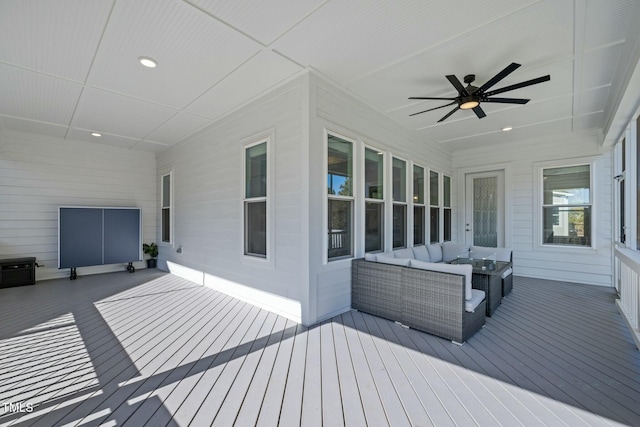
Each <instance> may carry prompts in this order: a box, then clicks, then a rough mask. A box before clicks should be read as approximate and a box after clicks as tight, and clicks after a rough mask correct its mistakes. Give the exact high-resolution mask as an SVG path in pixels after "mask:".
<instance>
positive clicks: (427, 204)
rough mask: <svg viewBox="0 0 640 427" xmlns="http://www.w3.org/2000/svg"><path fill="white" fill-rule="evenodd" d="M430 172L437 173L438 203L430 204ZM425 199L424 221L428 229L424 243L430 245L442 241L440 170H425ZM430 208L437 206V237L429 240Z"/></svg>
mask: <svg viewBox="0 0 640 427" xmlns="http://www.w3.org/2000/svg"><path fill="white" fill-rule="evenodd" d="M431 172H433V173H435V174H437V175H438V204H437V205H432V204H431ZM427 177H428V180H427V197H428V198H427V200H425V201H426V206H427V212H426V215H427V216H428V217H429V220H428V221H426V219H425V221H426V222H427V224H428V229H427V233H426V234H427V240H426V243H425V244H427V245H430V244H432V243H442V237H443V236H442V234H443V233H442V232H443V230H444V226H443V224H442V222H443V221H442V220H443V218H442V215H443V213H442V202H443V200H442V197H443V195H444V194H443V187H442V181H443V180H442V172H438V171H437V170H435V169H432V168H429V169H428V171H427ZM431 208H437V209H438V239H437V240H436V241H433V242H432V241H431Z"/></svg>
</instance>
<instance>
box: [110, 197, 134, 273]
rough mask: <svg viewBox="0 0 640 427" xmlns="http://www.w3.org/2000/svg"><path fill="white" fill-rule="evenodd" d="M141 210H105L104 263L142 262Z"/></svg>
mask: <svg viewBox="0 0 640 427" xmlns="http://www.w3.org/2000/svg"><path fill="white" fill-rule="evenodd" d="M141 247H142V243H141V242H140V209H105V210H104V263H105V264H116V263H120V262H133V261H140V248H141Z"/></svg>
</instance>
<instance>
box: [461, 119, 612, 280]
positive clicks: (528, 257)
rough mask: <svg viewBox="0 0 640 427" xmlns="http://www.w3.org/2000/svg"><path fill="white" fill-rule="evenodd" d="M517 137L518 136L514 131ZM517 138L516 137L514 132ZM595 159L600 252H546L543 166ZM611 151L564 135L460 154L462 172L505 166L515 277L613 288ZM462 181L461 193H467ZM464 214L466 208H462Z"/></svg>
mask: <svg viewBox="0 0 640 427" xmlns="http://www.w3.org/2000/svg"><path fill="white" fill-rule="evenodd" d="M514 132H515V131H514ZM514 135H515V133H514ZM590 156H595V157H596V158H597V161H596V163H595V167H594V171H593V175H594V178H595V179H594V188H593V194H594V196H595V197H594V205H593V206H594V214H595V222H594V228H593V230H592V236H593V237H592V238H593V239H595V245H596V246H595V248H594V249H585V248H567V247H565V248H561V247H553V248H547V247H541V246H540V244H539V243H538V242H539V241H540V236H539V234H540V233H541V232H540V231H539V230H536V229H535V224H536V221H537V220H536V217H535V216H536V215H539V213H540V209H541V208H540V206H536V197H535V194H534V192H536V191H537V189H538V188H539V187H538V186H539V183H536V180H537V177H536V176H535V173H536V168H537V166H536V165H537V164H540V163H545V162H549V161H557V160H560V161H562V160H566V161H567V162H568V163H570V162H571V159H573V158H581V157H590ZM611 162H612V160H611V151H610V150H608V149H603V148H599V145H598V144H597V142H596V136H595V135H590V134H584V135H558V136H556V137H547V138H541V139H538V140H532V141H520V142H516V141H514V142H512V143H509V144H504V145H496V146H492V147H487V148H483V149H477V150H466V151H459V152H456V153H454V156H453V164H454V166H455V167H456V168H461V169H463V170H465V169H476V168H480V169H482V168H483V167H488V170H490V169H491V167H490V166H486V165H495V164H505V165H507V167H506V176H505V181H506V191H507V194H506V197H505V198H506V207H507V213H506V214H507V223H506V227H505V228H506V230H507V235H506V238H507V241H506V245H507V246H510V247H512V248H513V251H514V252H513V259H514V273H515V274H517V275H521V276H528V277H538V278H545V279H555V280H566V281H571V282H578V283H588V284H596V285H604V286H612V201H613V194H612V182H613V178H612V168H611ZM463 186H464V183H463V182H462V183H461V184H460V186H459V188H458V190H459V192H463V191H464V187H463ZM460 211H462V207H461V209H460Z"/></svg>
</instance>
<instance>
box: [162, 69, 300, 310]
mask: <svg viewBox="0 0 640 427" xmlns="http://www.w3.org/2000/svg"><path fill="white" fill-rule="evenodd" d="M301 81H302V80H301V79H299V78H298V79H296V80H294V81H291V82H289V83H287V84H286V85H284V86H283V87H280V88H278V89H276V90H274V91H273V92H271V93H270V94H268V95H266V96H265V97H263V98H261V99H259V100H257V101H255V102H253V103H251V104H250V105H248V106H246V107H244V108H242V109H240V110H239V111H237V112H235V113H233V114H231V115H230V116H228V117H226V118H224V119H222V120H221V121H219V122H217V123H216V124H215V125H213V126H212V127H210V128H207V129H205V130H204V131H203V132H200V133H199V134H198V135H196V136H194V137H192V138H190V139H189V140H188V141H186V142H185V143H181V144H179V145H177V146H175V147H172V148H170V149H168V150H166V151H163V152H162V153H160V154H158V165H157V167H158V169H157V177H156V180H157V197H158V200H160V199H159V197H160V196H159V194H160V186H159V184H160V176H161V175H162V174H165V173H167V172H168V171H170V170H173V178H174V182H173V189H174V193H173V197H174V225H175V227H174V236H175V240H174V244H173V245H171V246H169V245H166V244H161V245H160V256H159V260H160V263H159V266H160V267H162V268H169V267H171V265H172V263H175V264H178V265H180V266H183V267H187V268H188V269H189V271H190V273H188V274H189V275H190V277H200V278H201V279H200V280H201V281H202V282H203V283H204V284H205V285H208V286H211V287H214V288H216V289H220V290H222V291H224V292H227V293H229V294H232V295H234V296H236V297H240V298H243V299H245V300H248V301H251V302H253V303H255V304H257V305H261V306H263V307H265V308H268V309H271V310H272V311H276V312H279V313H280V314H283V315H286V316H288V317H290V318H293V319H297V320H299V319H300V317H301V314H300V311H301V308H300V307H301V304H300V301H301V300H302V299H303V298H304V295H305V294H306V293H307V292H306V287H307V284H306V277H308V276H307V275H306V274H304V273H303V272H304V271H305V267H304V265H305V262H306V261H305V259H306V250H305V249H304V248H303V246H302V241H303V238H304V237H303V236H304V234H306V231H304V230H303V229H302V227H303V225H302V220H301V218H302V217H303V213H302V212H303V210H304V209H303V204H302V201H301V200H302V197H304V194H303V191H302V188H303V187H302V184H301V180H302V175H301V174H302V173H303V171H302V167H301V166H302V164H303V162H302V159H301V156H302V155H303V154H302V153H303V149H302V147H303V140H302V138H303V136H302V130H301V129H302V128H301V126H302V125H301V120H302V109H301V105H302V99H301V97H302V96H303V91H302V90H301ZM262 135H265V136H268V135H272V137H273V139H272V140H271V143H270V144H271V146H270V147H269V150H270V152H269V156H270V157H271V159H272V160H273V162H272V163H270V164H271V165H273V171H272V172H273V174H271V175H270V178H272V179H273V180H274V181H275V182H272V183H271V184H272V187H271V188H272V189H273V190H274V191H273V193H272V194H270V195H269V203H271V206H272V209H271V210H270V214H271V215H270V220H268V222H269V224H270V226H271V230H270V231H271V239H272V241H273V245H271V246H268V248H267V250H268V251H270V253H269V257H270V261H269V262H265V261H264V260H261V259H257V258H254V257H246V256H244V254H243V251H244V242H243V239H242V236H243V227H244V219H243V192H244V188H243V176H242V174H243V164H244V150H243V144H245V143H248V142H251V141H254V140H255V138H256V137H257V136H262ZM305 162H306V160H305ZM157 210H158V214H159V205H158V208H157ZM157 239H158V240H160V235H159V234H158V238H157ZM179 247H181V248H182V253H177V249H178V248H179ZM167 261H168V262H169V263H170V264H169V267H168V266H167ZM182 271H185V270H184V269H183V270H182ZM270 296H273V297H276V298H275V299H273V298H270ZM286 307H289V308H286Z"/></svg>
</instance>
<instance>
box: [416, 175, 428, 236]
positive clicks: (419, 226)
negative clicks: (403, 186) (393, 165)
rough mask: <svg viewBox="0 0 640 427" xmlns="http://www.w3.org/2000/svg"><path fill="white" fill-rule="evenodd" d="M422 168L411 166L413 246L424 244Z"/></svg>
mask: <svg viewBox="0 0 640 427" xmlns="http://www.w3.org/2000/svg"><path fill="white" fill-rule="evenodd" d="M425 213H426V207H425V204H424V168H423V167H420V166H417V165H413V245H414V246H417V245H424V243H425Z"/></svg>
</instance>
